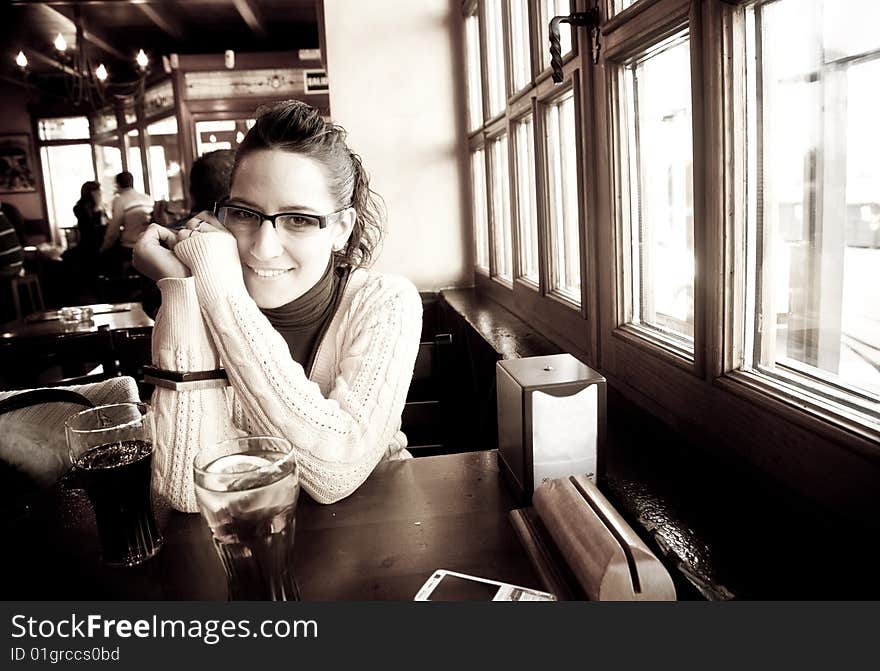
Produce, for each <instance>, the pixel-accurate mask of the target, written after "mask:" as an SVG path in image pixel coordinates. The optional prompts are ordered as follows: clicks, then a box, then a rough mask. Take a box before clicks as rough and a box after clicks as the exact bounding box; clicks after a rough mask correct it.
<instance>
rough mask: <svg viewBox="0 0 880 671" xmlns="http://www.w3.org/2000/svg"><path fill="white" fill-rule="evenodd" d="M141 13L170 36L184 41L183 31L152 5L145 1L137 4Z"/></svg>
mask: <svg viewBox="0 0 880 671" xmlns="http://www.w3.org/2000/svg"><path fill="white" fill-rule="evenodd" d="M135 7H137V8H138V9H139V10H141V13H142V14H143V15H144V16H146V17H147V18H148V19H149V20H150V21H152V22H153V23H154V24H155V25H156V27H157V28H159V30H161V31H162V32H163V33H165V34H166V35H168V36H169V37H172V38H174V39H175V40H177V41H178V42H183V41H184V34H183V31H182V30H181V29H180V28H179V27H178V26H176V25H174V24H173V23H171V22H170V21H167V20H166V19H165V18H164V17H163V16H162V15H161V14H160V13H159V12H157V11H156V10H155V9H153V8H152V7H151V6H150V5H148V4H146V3H143V4H138V5H135Z"/></svg>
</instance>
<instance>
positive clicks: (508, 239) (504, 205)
mask: <svg viewBox="0 0 880 671" xmlns="http://www.w3.org/2000/svg"><path fill="white" fill-rule="evenodd" d="M491 146H492V221H493V223H494V226H493V229H492V230H493V233H494V236H495V240H494V242H495V274H496V275H498V276H499V277H502V278H504V279H506V280H512V279H513V240H512V237H513V235H512V233H511V227H510V178H509V167H508V163H507V136H506V135H502V136H501V137H500V138H499V139H497V140H495V141H494V142H492V145H491Z"/></svg>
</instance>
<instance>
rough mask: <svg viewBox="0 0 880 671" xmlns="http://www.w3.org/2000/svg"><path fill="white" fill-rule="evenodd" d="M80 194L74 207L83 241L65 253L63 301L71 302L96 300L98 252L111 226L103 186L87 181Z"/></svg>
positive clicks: (77, 226) (80, 238) (80, 239)
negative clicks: (105, 210) (105, 232)
mask: <svg viewBox="0 0 880 671" xmlns="http://www.w3.org/2000/svg"><path fill="white" fill-rule="evenodd" d="M79 193H80V198H79V200H78V201H77V202H76V205H74V206H73V214H74V216H76V228H77V231H78V232H79V240H78V242H77V244H76V246H74V247H69V248H68V249H67V250H66V251H65V252H64V254H62V256H61V258H62V259H63V260H64V266H65V269H64V270H65V290H64V291H63V292H62V293H63V296H64V299H63V300H64V301H65V302H68V303H78V302H93V300H94V298H95V292H96V286H95V282H96V280H97V276H98V271H99V256H98V252H99V250H100V249H101V244H102V241H103V239H104V229H105V228H106V225H107V215H106V213H105V212H104V202H103V199H102V198H101V185H100V184H99V183H98V182H85V183H83V185H82V187H80V192H79Z"/></svg>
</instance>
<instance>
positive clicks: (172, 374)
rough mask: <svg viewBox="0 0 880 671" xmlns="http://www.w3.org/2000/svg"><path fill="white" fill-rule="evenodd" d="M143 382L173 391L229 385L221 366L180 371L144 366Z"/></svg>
mask: <svg viewBox="0 0 880 671" xmlns="http://www.w3.org/2000/svg"><path fill="white" fill-rule="evenodd" d="M144 382H147V383H149V384H152V385H155V386H157V387H162V388H164V389H174V390H175V391H196V390H199V389H217V388H220V387H227V386H229V380H228V379H227V377H226V371H225V370H223V369H222V368H217V369H215V370H195V371H181V370H165V369H164V368H156V367H155V366H144Z"/></svg>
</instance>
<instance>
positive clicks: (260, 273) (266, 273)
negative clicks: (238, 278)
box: [251, 268, 290, 277]
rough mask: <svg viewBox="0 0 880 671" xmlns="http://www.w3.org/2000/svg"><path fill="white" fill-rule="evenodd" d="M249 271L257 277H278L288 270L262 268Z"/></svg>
mask: <svg viewBox="0 0 880 671" xmlns="http://www.w3.org/2000/svg"><path fill="white" fill-rule="evenodd" d="M251 270H253V271H254V274H256V275H258V276H259V277H278V276H279V275H283V274H284V273H286V272H288V270H290V269H289V268H288V269H287V270H265V269H263V268H251Z"/></svg>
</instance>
